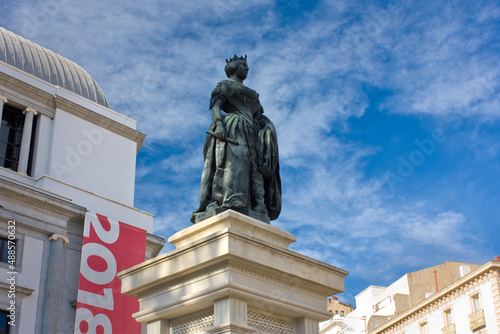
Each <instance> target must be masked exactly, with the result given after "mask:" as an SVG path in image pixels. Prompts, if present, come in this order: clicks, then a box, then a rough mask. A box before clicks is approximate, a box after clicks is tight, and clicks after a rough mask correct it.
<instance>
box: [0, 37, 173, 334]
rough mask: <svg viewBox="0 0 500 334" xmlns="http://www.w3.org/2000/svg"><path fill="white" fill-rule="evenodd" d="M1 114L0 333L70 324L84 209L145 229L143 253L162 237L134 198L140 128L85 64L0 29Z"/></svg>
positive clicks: (156, 247)
mask: <svg viewBox="0 0 500 334" xmlns="http://www.w3.org/2000/svg"><path fill="white" fill-rule="evenodd" d="M0 116H1V125H0V246H1V249H0V260H1V261H0V290H1V293H0V333H5V332H8V331H10V333H23V334H24V333H40V334H42V333H43V334H47V333H72V332H73V328H74V322H75V302H76V299H77V290H78V278H79V273H80V257H81V249H82V233H83V226H84V220H85V214H86V213H87V212H95V213H99V214H102V215H105V216H107V217H110V218H113V219H114V220H118V221H121V222H124V223H127V224H130V225H132V226H135V227H138V228H141V229H143V230H146V231H147V232H148V235H147V251H146V258H151V257H152V256H156V255H157V254H158V253H159V251H160V250H161V248H162V246H163V244H164V242H165V241H164V240H163V239H161V238H158V237H155V236H153V235H152V234H151V233H152V232H153V215H151V214H149V213H147V212H144V211H141V210H139V209H137V208H135V207H134V183H135V166H136V155H137V153H138V151H139V149H140V147H141V145H142V143H143V141H144V138H145V135H144V134H142V133H140V132H138V131H137V130H136V122H135V121H134V120H132V119H130V118H128V117H125V116H123V115H121V114H119V113H117V112H115V111H113V110H111V109H110V108H109V105H108V102H107V100H106V97H105V96H104V94H103V92H102V90H101V89H100V88H99V86H98V85H97V83H96V82H95V80H94V79H93V78H92V77H91V76H90V75H89V74H88V73H87V72H86V71H85V70H83V69H82V68H81V67H79V66H78V65H77V64H75V63H73V62H71V61H70V60H68V59H66V58H64V57H62V56H60V55H57V54H55V53H54V52H52V51H50V50H47V49H45V48H43V47H41V46H39V45H37V44H35V43H32V42H30V41H28V40H26V39H24V38H22V37H20V36H18V35H16V34H14V33H12V32H9V31H7V30H5V29H3V28H0ZM9 241H15V244H13V243H10V244H9ZM14 245H15V247H10V246H14ZM14 249H15V260H14V261H15V263H12V260H13V257H12V255H13V254H12V253H13V250H14ZM9 251H10V252H9ZM9 255H10V256H11V257H10V258H9ZM12 264H13V265H14V267H12V266H11V265H12ZM12 273H15V274H12ZM12 276H15V297H14V298H10V297H9V291H11V287H12V285H11V284H10V283H11V281H9V278H11V277H12ZM12 300H14V302H15V306H16V311H15V317H16V325H15V326H10V328H9V326H7V325H6V324H5V322H6V319H8V318H7V315H8V314H9V310H8V308H9V306H10V304H11V303H12Z"/></svg>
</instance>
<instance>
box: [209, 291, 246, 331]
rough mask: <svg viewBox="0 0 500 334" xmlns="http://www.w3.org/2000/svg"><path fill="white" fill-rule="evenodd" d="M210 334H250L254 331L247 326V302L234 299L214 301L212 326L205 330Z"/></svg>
mask: <svg viewBox="0 0 500 334" xmlns="http://www.w3.org/2000/svg"><path fill="white" fill-rule="evenodd" d="M206 331H207V333H210V334H252V333H254V332H255V329H254V328H252V327H250V326H248V325H247V302H246V301H243V300H239V299H236V298H234V297H226V298H222V299H219V300H216V301H215V303H214V326H213V327H209V328H207V329H206Z"/></svg>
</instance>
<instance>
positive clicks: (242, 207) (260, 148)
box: [191, 55, 281, 223]
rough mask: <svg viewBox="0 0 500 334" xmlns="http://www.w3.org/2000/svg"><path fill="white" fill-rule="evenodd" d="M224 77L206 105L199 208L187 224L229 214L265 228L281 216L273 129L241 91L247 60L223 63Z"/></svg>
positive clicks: (255, 97)
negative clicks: (209, 116) (208, 121)
mask: <svg viewBox="0 0 500 334" xmlns="http://www.w3.org/2000/svg"><path fill="white" fill-rule="evenodd" d="M225 72H226V75H227V77H228V78H229V79H228V80H224V81H221V82H219V83H218V84H217V86H216V87H215V89H214V90H213V91H212V97H211V99H210V111H211V113H212V118H213V122H212V124H211V125H210V128H209V130H208V131H207V137H206V139H205V144H204V146H203V155H204V157H205V163H204V166H203V174H202V177H201V187H200V188H201V189H200V206H199V208H198V209H197V210H196V211H194V212H193V214H192V215H191V221H192V222H193V223H198V222H200V221H202V220H204V219H207V218H209V217H212V216H215V215H216V214H218V213H220V212H222V211H225V210H228V209H232V210H235V211H238V212H241V213H243V214H246V215H248V216H250V217H253V218H256V219H258V220H261V221H264V222H266V223H269V221H270V220H275V219H277V218H278V216H279V214H280V211H281V179H280V173H279V157H278V140H277V136H276V129H275V127H274V125H273V123H272V122H271V121H270V120H269V118H267V117H266V116H264V115H263V114H264V109H263V108H262V105H261V104H260V101H259V94H257V92H255V91H254V90H253V89H250V88H248V87H246V86H245V85H243V81H244V80H245V79H246V78H247V75H248V64H247V56H246V55H245V57H237V56H236V55H235V56H234V57H233V58H231V59H230V60H226V67H225ZM222 111H223V112H224V113H222Z"/></svg>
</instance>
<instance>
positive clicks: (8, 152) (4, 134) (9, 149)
mask: <svg viewBox="0 0 500 334" xmlns="http://www.w3.org/2000/svg"><path fill="white" fill-rule="evenodd" d="M24 119H25V115H24V114H23V111H22V110H21V109H18V108H15V107H13V106H11V105H8V104H5V105H4V106H3V112H2V121H1V124H0V166H2V167H5V168H9V169H12V170H13V171H16V172H17V170H18V164H19V157H20V154H21V140H22V137H23V128H24ZM36 119H37V118H36V117H34V118H33V132H32V136H31V143H30V144H31V145H30V152H29V160H28V170H27V174H28V175H31V160H32V159H33V147H34V143H33V141H34V138H35V135H34V131H35V129H36Z"/></svg>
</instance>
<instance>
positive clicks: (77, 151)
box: [48, 109, 137, 206]
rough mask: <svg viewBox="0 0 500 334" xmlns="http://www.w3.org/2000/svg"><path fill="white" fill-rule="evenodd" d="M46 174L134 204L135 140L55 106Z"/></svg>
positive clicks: (116, 199) (131, 204) (119, 200)
mask: <svg viewBox="0 0 500 334" xmlns="http://www.w3.org/2000/svg"><path fill="white" fill-rule="evenodd" d="M51 146H52V153H51V154H52V155H51V158H50V167H49V171H48V175H50V176H52V177H54V178H56V179H59V180H62V181H64V182H67V183H70V184H73V185H75V186H77V187H80V188H83V189H86V190H88V191H90V192H94V193H97V194H99V195H101V196H104V197H107V198H110V199H113V200H115V201H118V202H121V203H124V204H126V205H130V206H133V204H134V203H133V202H134V184H135V162H136V151H137V144H136V143H135V142H133V141H131V140H129V139H126V138H124V137H122V136H120V135H117V134H115V133H112V132H109V131H107V130H105V129H103V128H101V127H99V126H97V125H94V124H92V123H90V122H87V121H85V120H82V119H80V118H78V117H76V116H73V115H71V114H69V113H67V112H65V111H63V110H61V109H56V114H55V117H54V124H53V138H52V144H51Z"/></svg>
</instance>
